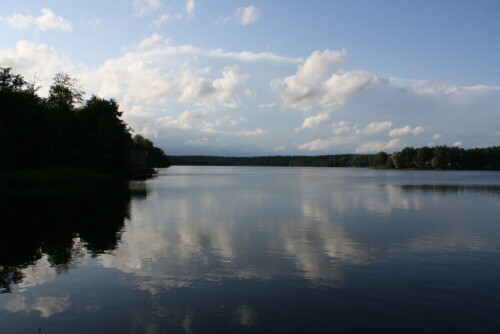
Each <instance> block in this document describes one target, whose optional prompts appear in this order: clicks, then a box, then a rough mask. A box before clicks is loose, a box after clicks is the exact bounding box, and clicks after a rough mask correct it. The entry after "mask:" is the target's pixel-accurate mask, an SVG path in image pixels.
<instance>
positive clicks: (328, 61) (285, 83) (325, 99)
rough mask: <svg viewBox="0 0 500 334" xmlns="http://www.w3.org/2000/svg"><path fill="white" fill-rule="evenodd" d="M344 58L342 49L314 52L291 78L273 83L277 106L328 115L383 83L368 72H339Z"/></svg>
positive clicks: (345, 53) (344, 54) (345, 54)
mask: <svg viewBox="0 0 500 334" xmlns="http://www.w3.org/2000/svg"><path fill="white" fill-rule="evenodd" d="M346 57H347V52H346V51H345V50H342V51H332V50H325V51H314V52H313V53H312V54H311V55H310V56H309V57H308V58H307V59H306V60H305V61H304V63H303V64H302V65H300V66H299V68H298V70H297V72H296V73H295V74H294V75H291V76H288V77H285V78H282V79H276V80H274V81H273V82H272V88H273V89H274V90H275V91H277V92H278V93H279V97H280V101H279V102H278V104H277V105H278V106H279V107H281V108H283V109H296V110H300V111H311V110H322V111H323V112H325V111H328V112H329V111H331V110H333V109H335V108H338V107H340V106H342V105H343V104H345V103H346V102H347V100H348V99H349V98H351V97H353V96H355V95H357V94H360V93H362V92H364V91H367V90H369V89H370V88H373V87H375V86H376V85H378V84H380V83H381V82H383V80H382V79H380V78H378V77H376V76H375V75H373V74H371V73H369V72H365V71H349V72H342V71H340V69H341V66H342V65H343V64H344V62H345V60H346Z"/></svg>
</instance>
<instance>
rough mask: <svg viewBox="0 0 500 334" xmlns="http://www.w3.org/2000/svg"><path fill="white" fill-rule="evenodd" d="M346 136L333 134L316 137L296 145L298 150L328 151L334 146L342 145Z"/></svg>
mask: <svg viewBox="0 0 500 334" xmlns="http://www.w3.org/2000/svg"><path fill="white" fill-rule="evenodd" d="M347 141H349V139H348V138H346V137H343V136H335V137H332V138H329V139H316V140H313V141H310V142H308V143H305V144H302V145H300V146H299V147H297V148H298V149H299V150H305V151H330V150H332V149H333V148H335V147H336V146H341V145H344V144H345V143H346V142H347Z"/></svg>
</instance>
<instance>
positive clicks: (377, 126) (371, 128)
mask: <svg viewBox="0 0 500 334" xmlns="http://www.w3.org/2000/svg"><path fill="white" fill-rule="evenodd" d="M391 127H392V122H390V121H385V122H372V123H370V124H368V125H367V126H366V127H365V128H364V129H362V130H359V129H358V130H356V132H355V134H357V135H359V134H365V135H371V134H375V133H380V132H384V131H387V130H389V129H390V128H391Z"/></svg>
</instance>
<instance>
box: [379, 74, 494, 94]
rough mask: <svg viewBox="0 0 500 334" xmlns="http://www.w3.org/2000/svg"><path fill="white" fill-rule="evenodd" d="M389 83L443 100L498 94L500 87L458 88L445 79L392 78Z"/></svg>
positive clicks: (477, 86)
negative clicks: (472, 95) (473, 95)
mask: <svg viewBox="0 0 500 334" xmlns="http://www.w3.org/2000/svg"><path fill="white" fill-rule="evenodd" d="M388 82H389V83H390V84H391V85H393V86H395V87H400V88H402V89H405V90H409V91H411V92H413V93H416V94H418V95H427V96H434V97H443V98H453V97H455V98H457V97H462V96H465V95H470V94H481V93H498V92H500V86H485V85H476V86H458V85H455V84H452V83H449V82H447V81H446V80H444V79H434V80H409V79H401V78H394V77H390V78H389V79H388Z"/></svg>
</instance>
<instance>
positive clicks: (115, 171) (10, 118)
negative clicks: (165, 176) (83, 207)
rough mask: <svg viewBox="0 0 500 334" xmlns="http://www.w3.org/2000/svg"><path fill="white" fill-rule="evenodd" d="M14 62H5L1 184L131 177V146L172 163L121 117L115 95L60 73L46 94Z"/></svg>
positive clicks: (0, 80) (160, 163) (0, 98)
mask: <svg viewBox="0 0 500 334" xmlns="http://www.w3.org/2000/svg"><path fill="white" fill-rule="evenodd" d="M38 89H39V87H38V86H37V84H36V82H33V83H28V82H26V81H25V80H24V78H23V77H21V76H20V75H16V74H13V73H12V70H11V69H10V68H0V170H1V172H2V173H1V176H0V184H2V185H16V184H54V183H68V182H78V183H80V182H87V181H91V180H96V181H101V180H102V179H103V178H107V179H112V180H124V179H127V177H128V176H129V173H130V171H131V152H132V151H145V152H147V157H148V158H147V167H168V166H169V161H168V157H167V156H166V155H165V153H164V152H163V151H162V150H161V149H159V148H157V147H155V146H154V145H153V143H152V142H151V141H150V140H148V139H146V138H144V137H142V136H140V135H136V136H135V137H133V136H132V134H131V132H132V129H130V127H129V126H128V125H127V124H126V123H125V122H124V121H123V120H122V119H121V116H122V112H121V111H120V110H119V106H118V104H117V103H116V101H115V100H113V99H109V100H107V99H103V98H100V97H98V96H95V95H92V96H91V97H90V98H89V99H88V100H84V99H83V95H84V92H83V91H82V90H81V89H80V88H79V86H78V82H77V80H76V79H74V78H71V77H70V76H68V75H67V74H64V73H58V74H56V75H55V77H54V83H53V84H52V85H51V86H50V89H49V95H48V97H46V98H43V97H40V96H39V95H38V94H37V90H38Z"/></svg>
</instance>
